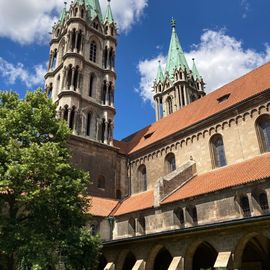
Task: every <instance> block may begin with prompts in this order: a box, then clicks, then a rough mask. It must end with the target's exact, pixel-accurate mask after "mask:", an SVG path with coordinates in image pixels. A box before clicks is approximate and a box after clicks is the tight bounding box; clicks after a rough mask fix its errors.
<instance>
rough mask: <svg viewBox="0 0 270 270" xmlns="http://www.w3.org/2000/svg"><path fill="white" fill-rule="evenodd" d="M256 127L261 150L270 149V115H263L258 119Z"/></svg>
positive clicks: (267, 150) (266, 150)
mask: <svg viewBox="0 0 270 270" xmlns="http://www.w3.org/2000/svg"><path fill="white" fill-rule="evenodd" d="M256 129H257V134H258V140H259V144H260V149H261V152H262V153H264V152H269V151H270V116H269V115H262V116H261V117H259V118H258V119H257V121H256Z"/></svg>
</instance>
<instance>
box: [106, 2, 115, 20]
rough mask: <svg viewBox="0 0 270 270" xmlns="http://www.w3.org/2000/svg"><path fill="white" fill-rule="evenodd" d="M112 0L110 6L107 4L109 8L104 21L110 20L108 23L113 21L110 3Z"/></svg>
mask: <svg viewBox="0 0 270 270" xmlns="http://www.w3.org/2000/svg"><path fill="white" fill-rule="evenodd" d="M110 2H111V0H108V6H107V10H106V14H105V17H104V22H108V23H110V24H111V23H113V22H114V20H113V14H112V9H111V5H110Z"/></svg>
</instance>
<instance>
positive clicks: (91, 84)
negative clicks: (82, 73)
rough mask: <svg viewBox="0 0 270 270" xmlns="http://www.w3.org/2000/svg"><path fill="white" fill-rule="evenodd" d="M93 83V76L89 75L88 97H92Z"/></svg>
mask: <svg viewBox="0 0 270 270" xmlns="http://www.w3.org/2000/svg"><path fill="white" fill-rule="evenodd" d="M94 82H95V75H94V74H91V75H90V82H89V97H92V96H93V90H94Z"/></svg>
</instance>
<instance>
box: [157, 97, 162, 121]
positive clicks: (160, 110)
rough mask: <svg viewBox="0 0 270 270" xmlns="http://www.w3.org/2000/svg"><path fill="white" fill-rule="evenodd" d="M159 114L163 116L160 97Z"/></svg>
mask: <svg viewBox="0 0 270 270" xmlns="http://www.w3.org/2000/svg"><path fill="white" fill-rule="evenodd" d="M158 109H159V115H160V118H162V117H163V103H162V99H161V98H160V100H159V108H158Z"/></svg>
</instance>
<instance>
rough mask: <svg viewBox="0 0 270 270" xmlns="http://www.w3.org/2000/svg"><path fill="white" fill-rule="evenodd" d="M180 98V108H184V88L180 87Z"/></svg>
mask: <svg viewBox="0 0 270 270" xmlns="http://www.w3.org/2000/svg"><path fill="white" fill-rule="evenodd" d="M179 98H180V107H181V108H183V102H182V100H183V96H182V87H181V86H180V87H179Z"/></svg>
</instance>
